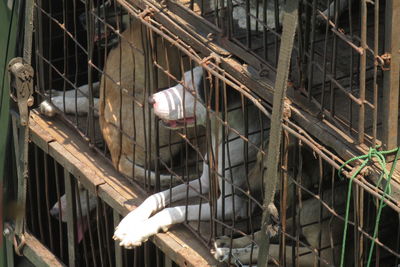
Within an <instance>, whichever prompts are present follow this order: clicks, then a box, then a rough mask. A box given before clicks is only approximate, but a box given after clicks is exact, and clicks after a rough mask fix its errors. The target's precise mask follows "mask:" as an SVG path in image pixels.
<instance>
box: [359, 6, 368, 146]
mask: <svg viewBox="0 0 400 267" xmlns="http://www.w3.org/2000/svg"><path fill="white" fill-rule="evenodd" d="M361 48H362V49H363V53H362V55H361V56H360V75H359V77H360V96H359V99H360V100H361V101H360V102H361V104H360V106H359V109H358V142H359V143H363V142H364V130H365V128H364V127H365V105H364V101H365V82H366V81H365V79H366V69H367V2H366V0H363V1H362V2H361Z"/></svg>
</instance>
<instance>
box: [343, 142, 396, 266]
mask: <svg viewBox="0 0 400 267" xmlns="http://www.w3.org/2000/svg"><path fill="white" fill-rule="evenodd" d="M378 148H379V147H376V148H370V149H369V151H368V153H367V154H366V155H362V156H358V157H354V158H352V159H349V160H348V161H346V162H345V163H344V164H343V165H342V166H340V168H339V171H338V173H339V177H340V178H341V179H344V178H343V176H342V170H343V168H344V167H345V166H347V165H348V164H349V163H350V162H353V161H355V160H360V161H362V162H361V164H360V166H359V167H358V169H357V170H356V171H355V172H354V173H353V174H352V175H351V177H350V180H349V188H348V191H347V202H346V213H345V224H344V231H343V240H342V253H341V256H340V266H341V267H343V266H344V256H345V251H346V238H347V228H348V224H349V211H350V199H351V189H352V184H353V180H354V178H355V177H357V175H358V174H359V173H360V172H361V171H362V169H363V168H364V167H365V166H367V165H368V164H369V163H370V162H371V161H372V160H373V159H375V160H377V162H378V164H379V165H380V166H381V169H382V170H383V173H382V175H381V176H380V178H379V180H378V182H377V185H376V186H377V187H378V186H379V185H380V184H381V182H382V179H383V178H384V179H385V180H386V185H385V189H384V191H383V195H382V197H381V199H380V204H379V208H378V214H377V217H376V220H375V227H374V235H373V240H372V244H371V247H370V250H369V256H368V263H367V266H370V264H371V259H372V253H373V249H374V245H375V238H376V235H377V233H378V228H379V223H380V217H381V213H382V209H383V207H384V206H385V203H384V201H383V200H384V198H385V197H386V196H387V195H390V194H391V187H390V180H391V179H392V175H393V171H394V169H395V166H396V163H397V160H398V159H399V157H400V149H399V148H395V149H392V150H387V151H378ZM394 152H396V157H395V159H394V161H393V165H392V168H391V170H390V173H388V171H387V169H386V159H385V157H384V156H385V155H387V154H392V153H394Z"/></svg>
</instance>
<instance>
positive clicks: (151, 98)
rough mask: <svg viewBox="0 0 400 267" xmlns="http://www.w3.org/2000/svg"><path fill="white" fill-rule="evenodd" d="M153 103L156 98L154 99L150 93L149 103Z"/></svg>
mask: <svg viewBox="0 0 400 267" xmlns="http://www.w3.org/2000/svg"><path fill="white" fill-rule="evenodd" d="M155 103H156V100H155V99H154V97H153V96H152V95H151V96H149V104H150V105H154V104H155Z"/></svg>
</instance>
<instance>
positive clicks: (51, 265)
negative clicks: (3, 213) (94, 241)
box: [4, 223, 66, 267]
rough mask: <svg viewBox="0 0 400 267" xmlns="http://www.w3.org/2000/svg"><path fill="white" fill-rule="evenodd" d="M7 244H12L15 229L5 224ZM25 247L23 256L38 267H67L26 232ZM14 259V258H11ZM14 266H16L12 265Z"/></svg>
mask: <svg viewBox="0 0 400 267" xmlns="http://www.w3.org/2000/svg"><path fill="white" fill-rule="evenodd" d="M4 226H5V227H4V228H5V229H4V230H5V231H6V234H5V235H4V236H5V237H6V238H7V241H6V242H7V243H8V244H11V243H12V237H13V236H14V234H15V233H14V229H13V227H12V226H11V225H9V224H7V223H6V224H5V225H4ZM25 242H26V244H25V246H24V247H23V248H22V254H23V255H24V257H26V258H27V259H29V261H30V262H31V263H33V264H34V265H36V266H46V267H47V266H48V267H65V266H66V265H64V264H63V263H62V262H61V261H60V260H59V259H58V258H57V257H55V256H54V255H53V253H52V252H51V251H49V250H48V249H47V248H46V247H45V246H44V245H43V244H42V243H41V242H40V241H39V240H37V239H36V238H35V237H34V236H33V235H32V234H30V233H29V232H25ZM11 258H12V257H11ZM10 266H14V265H10Z"/></svg>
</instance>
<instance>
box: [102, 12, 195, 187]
mask: <svg viewBox="0 0 400 267" xmlns="http://www.w3.org/2000/svg"><path fill="white" fill-rule="evenodd" d="M149 41H150V40H149V38H148V37H147V34H146V29H145V28H144V27H143V26H142V25H141V23H140V22H139V21H138V20H135V19H133V20H132V23H131V25H130V27H128V28H127V30H126V31H125V32H123V33H122V38H121V40H120V42H119V44H118V45H117V46H116V47H114V48H113V49H112V50H111V51H110V52H109V54H108V57H107V61H106V64H105V67H104V74H103V76H102V78H101V83H100V99H99V121H100V128H101V131H102V133H103V137H104V140H105V141H106V143H107V146H108V148H109V150H110V153H111V158H112V162H113V165H114V166H115V168H116V169H117V170H119V171H120V172H121V173H123V174H125V175H126V176H128V177H135V179H137V180H139V181H144V178H145V176H146V170H154V162H155V160H154V159H155V155H156V142H155V137H154V136H155V132H156V129H155V123H154V115H153V111H152V110H150V109H149V104H148V96H149V94H151V93H152V92H149V90H150V87H152V88H165V87H169V86H171V84H174V81H172V80H171V79H169V78H168V77H167V75H165V74H164V73H163V72H162V71H161V70H159V69H158V68H157V70H156V71H155V72H156V73H152V75H155V77H156V78H155V79H156V80H157V84H149V80H151V75H148V76H147V77H146V72H147V73H149V71H150V72H152V71H153V70H154V69H153V68H152V67H148V65H147V66H146V64H145V50H146V49H145V47H143V45H144V44H147V43H149ZM154 48H155V50H156V51H153V53H154V54H156V55H158V58H157V60H156V61H157V63H158V64H159V65H161V67H162V68H163V69H164V70H167V71H168V72H169V73H170V74H171V75H173V76H174V77H177V78H180V77H181V73H180V67H179V65H180V64H178V62H175V60H177V59H178V58H179V55H178V50H177V48H175V47H173V46H172V45H170V44H168V43H167V42H165V43H162V40H161V38H156V39H154ZM167 59H168V60H170V61H173V62H167ZM150 62H152V61H150ZM150 65H152V64H150ZM146 68H148V69H146ZM146 79H148V81H147V82H146ZM149 85H150V86H149ZM149 120H151V121H149ZM158 131H159V132H158V134H159V147H160V152H159V156H160V159H161V160H162V161H163V162H165V163H167V164H168V163H169V162H170V159H171V158H173V157H174V156H175V155H176V154H178V152H179V151H180V148H181V146H180V145H179V144H177V143H179V141H180V140H182V139H180V137H179V136H178V134H177V133H176V132H174V131H170V130H168V129H167V128H165V127H163V126H161V125H160V127H159V130H158ZM189 136H193V135H192V134H189ZM168 144H175V145H171V146H168ZM149 178H150V184H152V185H154V184H155V181H154V180H155V175H154V173H153V172H150V177H149ZM160 180H161V186H165V185H168V184H169V182H170V175H165V176H164V175H161V178H160Z"/></svg>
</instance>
